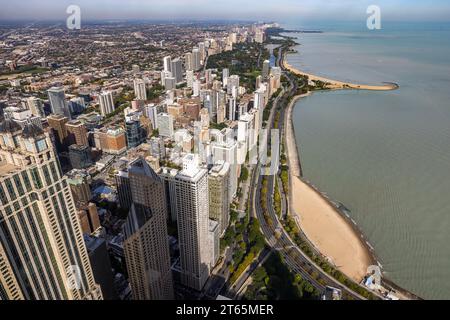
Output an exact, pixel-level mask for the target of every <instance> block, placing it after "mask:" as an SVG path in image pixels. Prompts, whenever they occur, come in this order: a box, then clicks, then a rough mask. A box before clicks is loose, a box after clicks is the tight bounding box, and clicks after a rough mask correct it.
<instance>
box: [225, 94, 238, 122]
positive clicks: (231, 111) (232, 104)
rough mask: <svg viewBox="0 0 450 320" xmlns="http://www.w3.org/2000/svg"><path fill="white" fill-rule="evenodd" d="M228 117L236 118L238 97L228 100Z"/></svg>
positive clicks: (230, 118) (229, 118)
mask: <svg viewBox="0 0 450 320" xmlns="http://www.w3.org/2000/svg"><path fill="white" fill-rule="evenodd" d="M227 119H228V120H230V121H234V120H236V98H230V99H229V100H228V112H227Z"/></svg>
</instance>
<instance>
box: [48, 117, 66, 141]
mask: <svg viewBox="0 0 450 320" xmlns="http://www.w3.org/2000/svg"><path fill="white" fill-rule="evenodd" d="M68 121H69V119H68V118H67V117H65V116H63V115H60V114H51V115H49V116H48V117H47V122H48V125H49V126H50V128H52V130H53V132H54V133H55V136H56V137H55V138H56V139H57V145H58V144H59V145H60V146H61V147H68V142H67V137H68V133H67V127H66V124H67V123H68Z"/></svg>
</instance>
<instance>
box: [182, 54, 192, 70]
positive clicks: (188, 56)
mask: <svg viewBox="0 0 450 320" xmlns="http://www.w3.org/2000/svg"><path fill="white" fill-rule="evenodd" d="M184 66H185V68H186V70H187V71H193V70H194V66H193V58H192V53H191V52H188V53H186V55H185V56H184Z"/></svg>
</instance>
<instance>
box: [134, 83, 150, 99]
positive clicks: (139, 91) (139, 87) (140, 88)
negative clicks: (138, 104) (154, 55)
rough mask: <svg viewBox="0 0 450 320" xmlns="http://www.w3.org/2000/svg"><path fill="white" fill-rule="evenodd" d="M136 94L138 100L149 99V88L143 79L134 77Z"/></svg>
mask: <svg viewBox="0 0 450 320" xmlns="http://www.w3.org/2000/svg"><path fill="white" fill-rule="evenodd" d="M134 95H135V96H136V100H143V101H145V100H147V88H146V85H145V81H144V80H143V79H134Z"/></svg>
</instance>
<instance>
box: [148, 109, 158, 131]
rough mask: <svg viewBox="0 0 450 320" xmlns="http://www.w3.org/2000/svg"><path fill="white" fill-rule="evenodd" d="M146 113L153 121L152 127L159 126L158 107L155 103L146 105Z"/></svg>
mask: <svg viewBox="0 0 450 320" xmlns="http://www.w3.org/2000/svg"><path fill="white" fill-rule="evenodd" d="M145 114H146V116H147V118H149V119H150V121H151V122H152V128H153V129H157V128H158V107H157V106H156V105H154V104H149V105H147V106H146V107H145Z"/></svg>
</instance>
